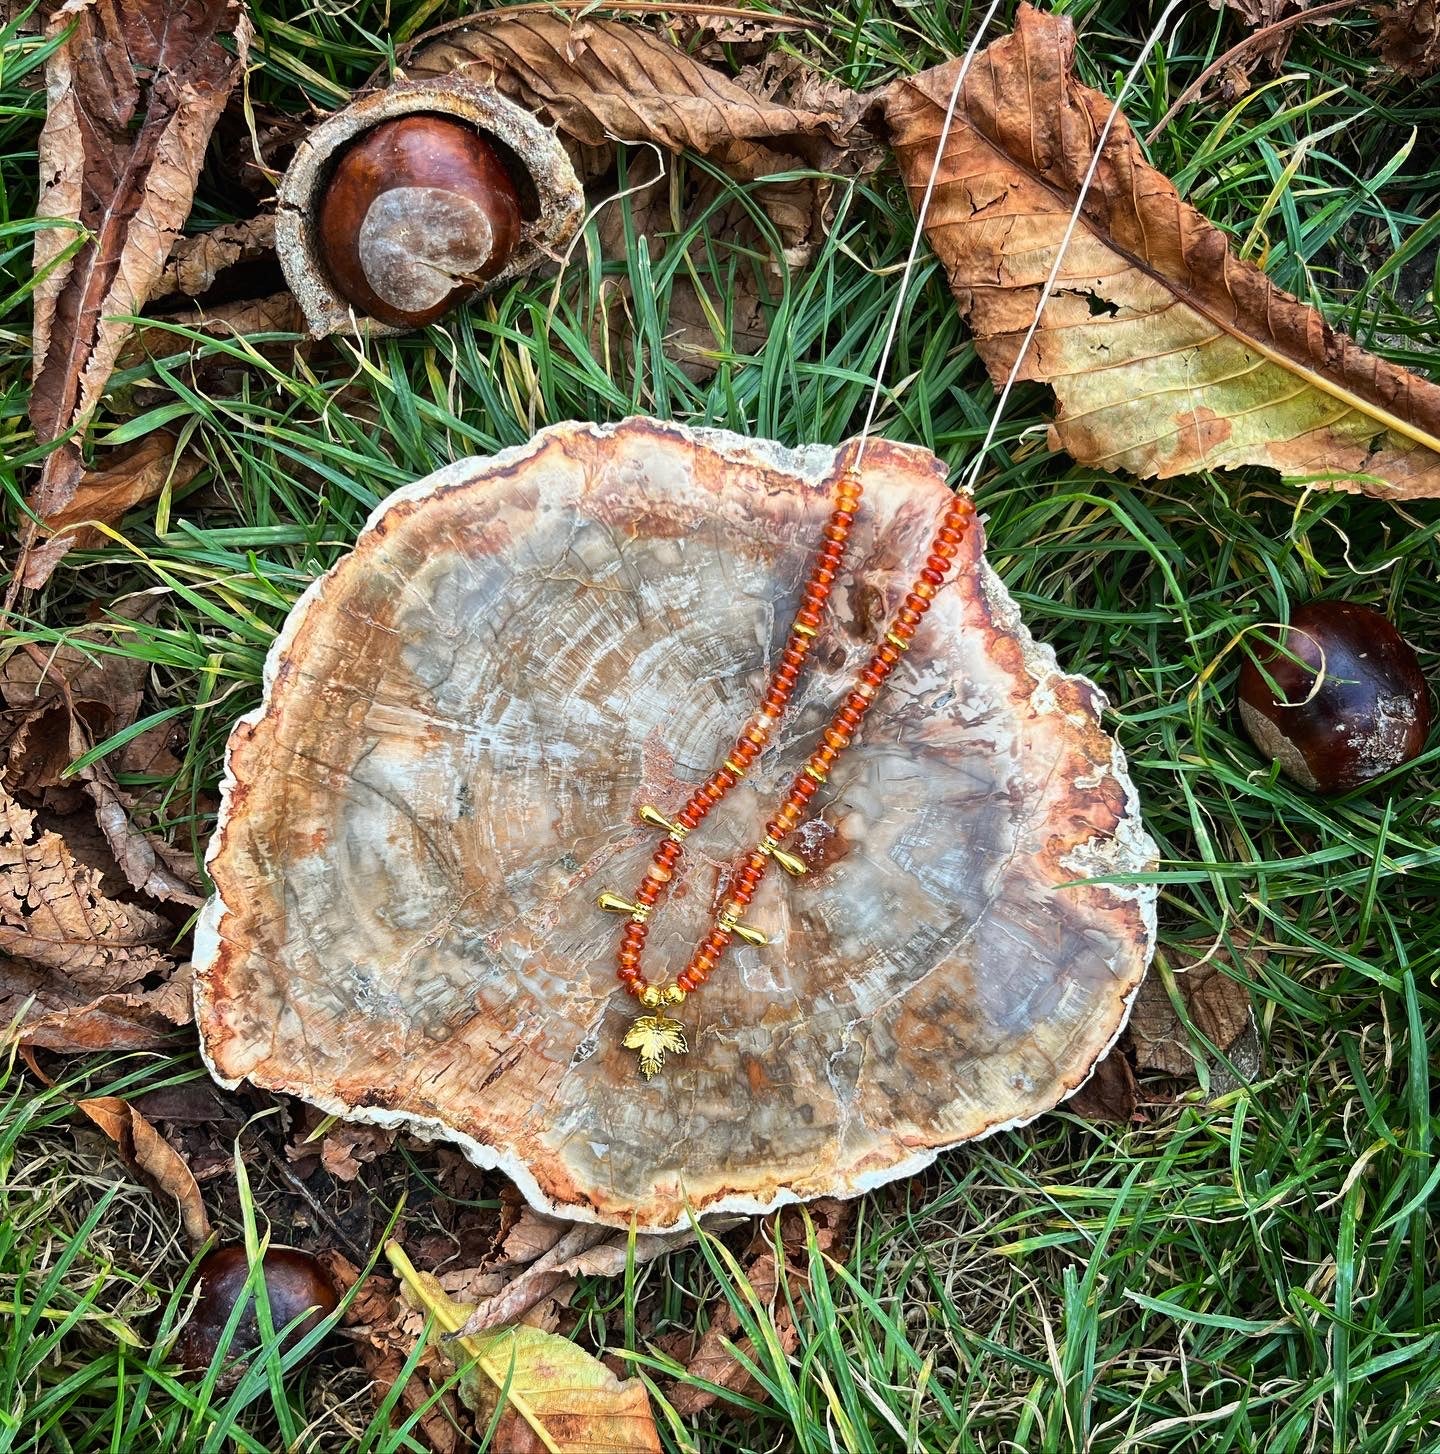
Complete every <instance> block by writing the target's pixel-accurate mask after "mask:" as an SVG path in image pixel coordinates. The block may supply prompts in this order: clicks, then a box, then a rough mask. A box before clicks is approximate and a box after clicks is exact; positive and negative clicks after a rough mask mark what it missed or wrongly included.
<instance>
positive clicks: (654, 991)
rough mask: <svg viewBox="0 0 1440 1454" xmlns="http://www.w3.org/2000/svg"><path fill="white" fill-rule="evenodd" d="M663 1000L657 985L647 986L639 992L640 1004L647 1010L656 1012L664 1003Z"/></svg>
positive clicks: (663, 997)
mask: <svg viewBox="0 0 1440 1454" xmlns="http://www.w3.org/2000/svg"><path fill="white" fill-rule="evenodd" d="M664 999H665V996H664V994H663V993H662V992H661V990H660V988H659V986H658V985H653V984H647V985H646V986H645V988H644V989H643V990H641V991H640V1003H641V1004H642V1005H644V1006H645V1008H646V1009H647V1010H658V1009H659V1008H660V1006H661V1004H662V1003H663V1002H664Z"/></svg>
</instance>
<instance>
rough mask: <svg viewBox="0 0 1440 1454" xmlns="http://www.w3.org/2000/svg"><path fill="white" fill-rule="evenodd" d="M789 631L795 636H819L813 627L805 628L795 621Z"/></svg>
mask: <svg viewBox="0 0 1440 1454" xmlns="http://www.w3.org/2000/svg"><path fill="white" fill-rule="evenodd" d="M790 629H791V630H792V631H793V632H794V633H795V635H796V636H818V635H819V634H820V633H819V632H818V631H817V630H816V629H815V628H814V627H813V626H807V625H806V624H805V623H804V622H803V621H797V622H796V623H795V624H794V625H793V626H792V627H791V628H790Z"/></svg>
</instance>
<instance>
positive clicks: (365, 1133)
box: [320, 1121, 396, 1181]
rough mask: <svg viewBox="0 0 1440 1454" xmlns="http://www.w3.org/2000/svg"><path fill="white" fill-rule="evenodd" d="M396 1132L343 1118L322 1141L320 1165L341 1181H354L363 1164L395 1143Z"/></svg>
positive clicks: (372, 1159)
mask: <svg viewBox="0 0 1440 1454" xmlns="http://www.w3.org/2000/svg"><path fill="white" fill-rule="evenodd" d="M395 1135H396V1133H395V1132H394V1131H387V1130H386V1129H385V1128H384V1127H383V1126H362V1125H359V1124H358V1123H353V1122H348V1121H342V1122H340V1123H339V1124H338V1125H336V1126H332V1127H331V1129H330V1130H329V1131H327V1132H326V1133H325V1135H324V1136H323V1137H322V1138H321V1141H320V1164H321V1166H323V1167H324V1168H325V1170H326V1171H328V1172H329V1173H330V1175H331V1176H333V1177H334V1178H335V1179H336V1180H337V1181H354V1180H355V1179H356V1178H357V1177H358V1176H359V1175H360V1169H361V1167H363V1166H365V1165H367V1164H368V1163H369V1162H371V1161H374V1160H375V1158H376V1157H377V1156H379V1155H381V1154H382V1153H383V1152H386V1151H388V1150H389V1149H390V1148H391V1147H392V1146H393V1145H394V1144H395Z"/></svg>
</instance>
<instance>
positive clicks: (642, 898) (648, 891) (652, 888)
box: [635, 879, 660, 904]
mask: <svg viewBox="0 0 1440 1454" xmlns="http://www.w3.org/2000/svg"><path fill="white" fill-rule="evenodd" d="M659 897H660V889H659V886H658V885H655V884H651V883H649V881H648V880H646V879H642V880H641V882H640V887H639V888H638V889H636V890H635V902H636V903H639V904H653V903H654V902H655V900H656V899H658V898H659Z"/></svg>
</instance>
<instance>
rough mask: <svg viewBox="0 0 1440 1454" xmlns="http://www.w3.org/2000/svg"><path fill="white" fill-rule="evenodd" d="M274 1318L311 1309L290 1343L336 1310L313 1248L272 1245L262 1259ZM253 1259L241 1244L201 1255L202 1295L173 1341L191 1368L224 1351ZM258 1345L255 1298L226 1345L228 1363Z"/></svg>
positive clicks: (279, 1320) (282, 1322)
mask: <svg viewBox="0 0 1440 1454" xmlns="http://www.w3.org/2000/svg"><path fill="white" fill-rule="evenodd" d="M261 1268H262V1271H263V1275H264V1278H265V1291H266V1295H267V1297H268V1299H269V1303H270V1318H271V1322H272V1323H273V1324H274V1326H275V1328H276V1330H277V1331H278V1330H279V1329H281V1328H284V1327H285V1326H286V1325H287V1324H288V1323H290V1322H291V1321H292V1320H293V1319H294V1318H296V1317H298V1316H299V1315H300V1314H301V1313H304V1312H306V1310H307V1309H309V1310H310V1311H309V1315H308V1316H307V1317H305V1318H304V1319H303V1320H302V1321H301V1322H300V1323H299V1324H298V1325H297V1326H296V1328H295V1329H294V1331H293V1332H291V1333H290V1334H289V1335H288V1337H287V1338H286V1340H285V1346H287V1347H288V1346H290V1345H292V1344H293V1343H295V1342H296V1341H297V1340H299V1339H300V1338H303V1337H304V1336H305V1335H306V1334H307V1333H309V1332H310V1331H311V1330H312V1329H313V1328H315V1327H316V1325H317V1324H319V1323H320V1322H321V1321H322V1320H323V1319H324V1318H325V1317H326V1316H327V1315H328V1314H329V1313H332V1312H334V1310H335V1307H336V1304H337V1302H338V1301H339V1298H338V1294H337V1293H336V1290H335V1284H334V1283H333V1282H332V1281H331V1279H330V1276H329V1274H328V1273H327V1272H326V1270H325V1268H324V1267H323V1266H322V1264H321V1263H320V1262H319V1261H318V1260H317V1259H316V1258H314V1257H311V1256H310V1255H309V1253H306V1252H299V1251H296V1250H294V1249H293V1248H289V1247H271V1248H269V1249H268V1250H267V1251H266V1252H265V1254H264V1256H263V1257H262V1259H261ZM249 1272H250V1263H249V1259H248V1257H247V1256H246V1253H245V1248H244V1247H243V1246H239V1245H236V1246H233V1247H217V1248H216V1249H215V1251H213V1252H210V1253H208V1254H207V1255H206V1256H205V1257H203V1258H201V1260H200V1265H199V1266H198V1267H197V1268H196V1269H195V1275H196V1279H197V1281H198V1283H199V1287H200V1297H199V1300H198V1302H197V1303H196V1305H195V1310H194V1312H193V1313H192V1314H191V1316H190V1320H189V1321H188V1322H187V1323H186V1324H185V1326H184V1327H183V1328H182V1329H181V1331H180V1336H179V1338H177V1339H176V1341H175V1360H176V1362H178V1363H179V1364H180V1366H181V1367H182V1368H183V1369H185V1370H186V1372H188V1373H200V1372H203V1371H204V1370H205V1369H207V1368H209V1367H210V1365H211V1364H212V1363H213V1362H214V1361H215V1357H216V1354H217V1353H218V1352H219V1350H220V1339H221V1335H222V1334H223V1333H224V1331H225V1324H226V1323H227V1322H228V1321H229V1319H230V1314H231V1313H232V1312H233V1311H234V1308H235V1304H236V1302H237V1301H238V1300H239V1298H240V1295H241V1292H242V1291H243V1289H244V1287H245V1281H246V1278H247V1277H248V1276H249ZM259 1346H260V1328H259V1323H258V1321H257V1319H256V1316H255V1303H254V1300H253V1299H252V1300H251V1302H250V1305H249V1306H248V1307H247V1308H246V1309H245V1311H244V1312H243V1313H242V1314H241V1316H240V1321H239V1322H238V1323H237V1324H236V1327H235V1335H234V1337H232V1338H231V1340H230V1344H229V1346H228V1347H227V1348H226V1350H225V1357H226V1361H227V1363H229V1364H231V1365H235V1364H237V1362H243V1360H244V1359H245V1358H246V1357H248V1355H249V1354H251V1353H253V1352H254V1351H255V1349H256V1348H258V1347H259Z"/></svg>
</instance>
